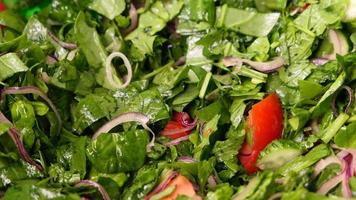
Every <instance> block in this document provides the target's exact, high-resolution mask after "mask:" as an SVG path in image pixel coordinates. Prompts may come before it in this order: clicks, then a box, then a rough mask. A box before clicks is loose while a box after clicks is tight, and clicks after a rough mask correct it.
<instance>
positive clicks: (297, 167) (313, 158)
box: [277, 144, 331, 176]
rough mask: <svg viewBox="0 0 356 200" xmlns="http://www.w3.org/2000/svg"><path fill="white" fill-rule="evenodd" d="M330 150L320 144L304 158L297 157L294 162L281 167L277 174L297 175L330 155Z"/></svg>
mask: <svg viewBox="0 0 356 200" xmlns="http://www.w3.org/2000/svg"><path fill="white" fill-rule="evenodd" d="M330 153H331V152H330V149H329V148H328V146H326V145H325V144H320V145H318V146H316V147H314V148H313V149H312V150H311V151H309V152H308V153H307V154H305V155H304V156H298V157H297V158H295V159H294V160H291V161H290V162H288V163H286V164H285V165H283V166H282V167H281V168H279V169H278V171H277V172H278V173H280V174H282V175H284V176H286V175H287V174H288V173H291V172H293V173H299V172H300V171H302V170H303V169H306V168H308V167H310V166H312V165H313V164H315V163H316V162H318V161H319V160H320V159H322V158H324V157H326V156H328V155H330Z"/></svg>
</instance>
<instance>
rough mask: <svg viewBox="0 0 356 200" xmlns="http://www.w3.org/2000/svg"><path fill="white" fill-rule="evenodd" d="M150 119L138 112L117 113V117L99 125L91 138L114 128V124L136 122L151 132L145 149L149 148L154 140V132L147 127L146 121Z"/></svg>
mask: <svg viewBox="0 0 356 200" xmlns="http://www.w3.org/2000/svg"><path fill="white" fill-rule="evenodd" d="M149 121H150V118H149V117H147V116H146V115H145V114H142V113H139V112H128V113H123V114H121V115H118V116H117V117H115V118H113V119H112V120H110V121H109V122H107V123H106V124H104V125H103V126H102V127H100V128H99V129H98V130H97V131H96V132H95V133H94V135H93V137H92V139H93V140H95V139H96V138H98V137H99V136H100V135H101V134H102V133H108V132H109V131H110V130H111V129H113V128H115V127H116V126H118V125H120V124H122V123H126V122H137V123H139V124H140V125H141V126H142V127H143V128H144V129H146V130H147V131H149V132H150V133H151V134H152V139H151V142H150V144H149V145H148V146H147V149H148V150H150V148H151V147H152V146H153V145H154V141H155V137H156V135H155V133H154V132H153V131H152V130H151V129H150V127H148V125H147V123H148V122H149Z"/></svg>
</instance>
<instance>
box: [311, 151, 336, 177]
mask: <svg viewBox="0 0 356 200" xmlns="http://www.w3.org/2000/svg"><path fill="white" fill-rule="evenodd" d="M331 164H339V165H340V166H341V167H342V162H341V160H340V159H339V158H338V157H336V156H330V157H328V158H326V159H322V160H320V161H319V162H318V163H317V164H316V165H315V168H314V172H313V177H316V176H317V175H319V174H320V172H321V171H323V170H324V169H325V168H326V167H327V166H329V165H331Z"/></svg>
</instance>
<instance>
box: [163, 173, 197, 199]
mask: <svg viewBox="0 0 356 200" xmlns="http://www.w3.org/2000/svg"><path fill="white" fill-rule="evenodd" d="M169 186H175V187H176V189H175V191H174V192H173V193H172V194H170V195H169V196H167V197H164V198H163V199H162V200H174V199H176V198H177V197H178V196H179V195H185V196H188V197H191V198H193V199H199V198H198V196H197V195H196V193H195V190H194V187H193V184H192V183H191V182H190V181H189V179H187V178H186V177H184V176H182V175H178V176H177V177H176V178H175V179H173V180H172V181H171V182H170V183H169V185H168V186H167V187H169Z"/></svg>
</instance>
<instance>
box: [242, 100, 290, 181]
mask: <svg viewBox="0 0 356 200" xmlns="http://www.w3.org/2000/svg"><path fill="white" fill-rule="evenodd" d="M282 131H283V109H282V105H281V103H280V100H279V97H278V95H277V94H276V93H272V94H270V95H268V96H267V97H266V98H264V99H263V100H261V101H260V102H258V103H256V104H255V105H253V106H252V108H251V110H250V111H249V115H248V118H247V127H246V132H247V134H250V135H248V136H247V139H246V141H245V143H244V144H243V146H242V148H241V149H240V153H239V160H240V162H241V163H242V165H243V166H244V167H245V169H246V170H247V172H249V173H250V174H251V173H254V172H256V171H257V167H256V166H255V164H256V161H257V158H258V155H259V153H260V151H262V150H263V149H264V148H265V147H266V146H267V145H268V144H269V143H271V142H272V141H273V140H275V139H278V138H280V137H281V135H282Z"/></svg>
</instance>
